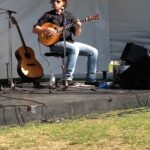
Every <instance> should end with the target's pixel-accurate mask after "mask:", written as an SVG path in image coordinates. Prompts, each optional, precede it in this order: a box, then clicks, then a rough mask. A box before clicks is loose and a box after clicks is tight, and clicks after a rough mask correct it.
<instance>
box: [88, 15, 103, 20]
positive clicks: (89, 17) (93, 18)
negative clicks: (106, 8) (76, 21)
mask: <svg viewBox="0 0 150 150" xmlns="http://www.w3.org/2000/svg"><path fill="white" fill-rule="evenodd" d="M99 18H100V17H99V14H96V15H95V16H88V17H87V18H86V19H87V20H88V21H95V20H98V19H99Z"/></svg>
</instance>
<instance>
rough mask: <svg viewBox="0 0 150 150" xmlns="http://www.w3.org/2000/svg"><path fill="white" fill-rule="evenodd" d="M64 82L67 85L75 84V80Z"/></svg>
mask: <svg viewBox="0 0 150 150" xmlns="http://www.w3.org/2000/svg"><path fill="white" fill-rule="evenodd" d="M66 82H67V84H68V86H74V85H75V84H76V82H75V81H73V80H67V81H66Z"/></svg>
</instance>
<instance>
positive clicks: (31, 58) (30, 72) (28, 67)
mask: <svg viewBox="0 0 150 150" xmlns="http://www.w3.org/2000/svg"><path fill="white" fill-rule="evenodd" d="M11 20H12V23H14V24H15V25H16V27H17V30H18V33H19V36H20V39H21V42H22V47H20V48H18V49H17V50H16V52H15V56H16V58H17V60H18V65H17V72H18V75H19V76H20V77H21V78H22V79H23V80H24V81H26V80H28V81H33V80H36V79H39V78H41V77H42V76H43V75H44V74H43V68H42V66H41V64H40V63H39V62H38V61H37V60H36V59H35V54H34V51H33V50H32V48H30V47H28V46H26V44H25V41H24V39H23V36H22V33H21V30H20V28H19V25H18V23H17V21H16V19H15V17H11Z"/></svg>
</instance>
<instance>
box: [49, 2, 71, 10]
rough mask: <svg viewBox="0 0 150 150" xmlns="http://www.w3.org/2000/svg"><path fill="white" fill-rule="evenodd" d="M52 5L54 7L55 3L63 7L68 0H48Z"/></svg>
mask: <svg viewBox="0 0 150 150" xmlns="http://www.w3.org/2000/svg"><path fill="white" fill-rule="evenodd" d="M50 3H51V4H52V7H53V8H54V6H55V5H62V6H63V7H64V8H66V7H67V5H68V0H50Z"/></svg>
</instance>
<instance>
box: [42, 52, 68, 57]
mask: <svg viewBox="0 0 150 150" xmlns="http://www.w3.org/2000/svg"><path fill="white" fill-rule="evenodd" d="M44 55H45V56H53V57H61V58H64V52H57V51H50V52H47V53H45V54H44ZM67 55H68V53H66V56H67Z"/></svg>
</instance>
